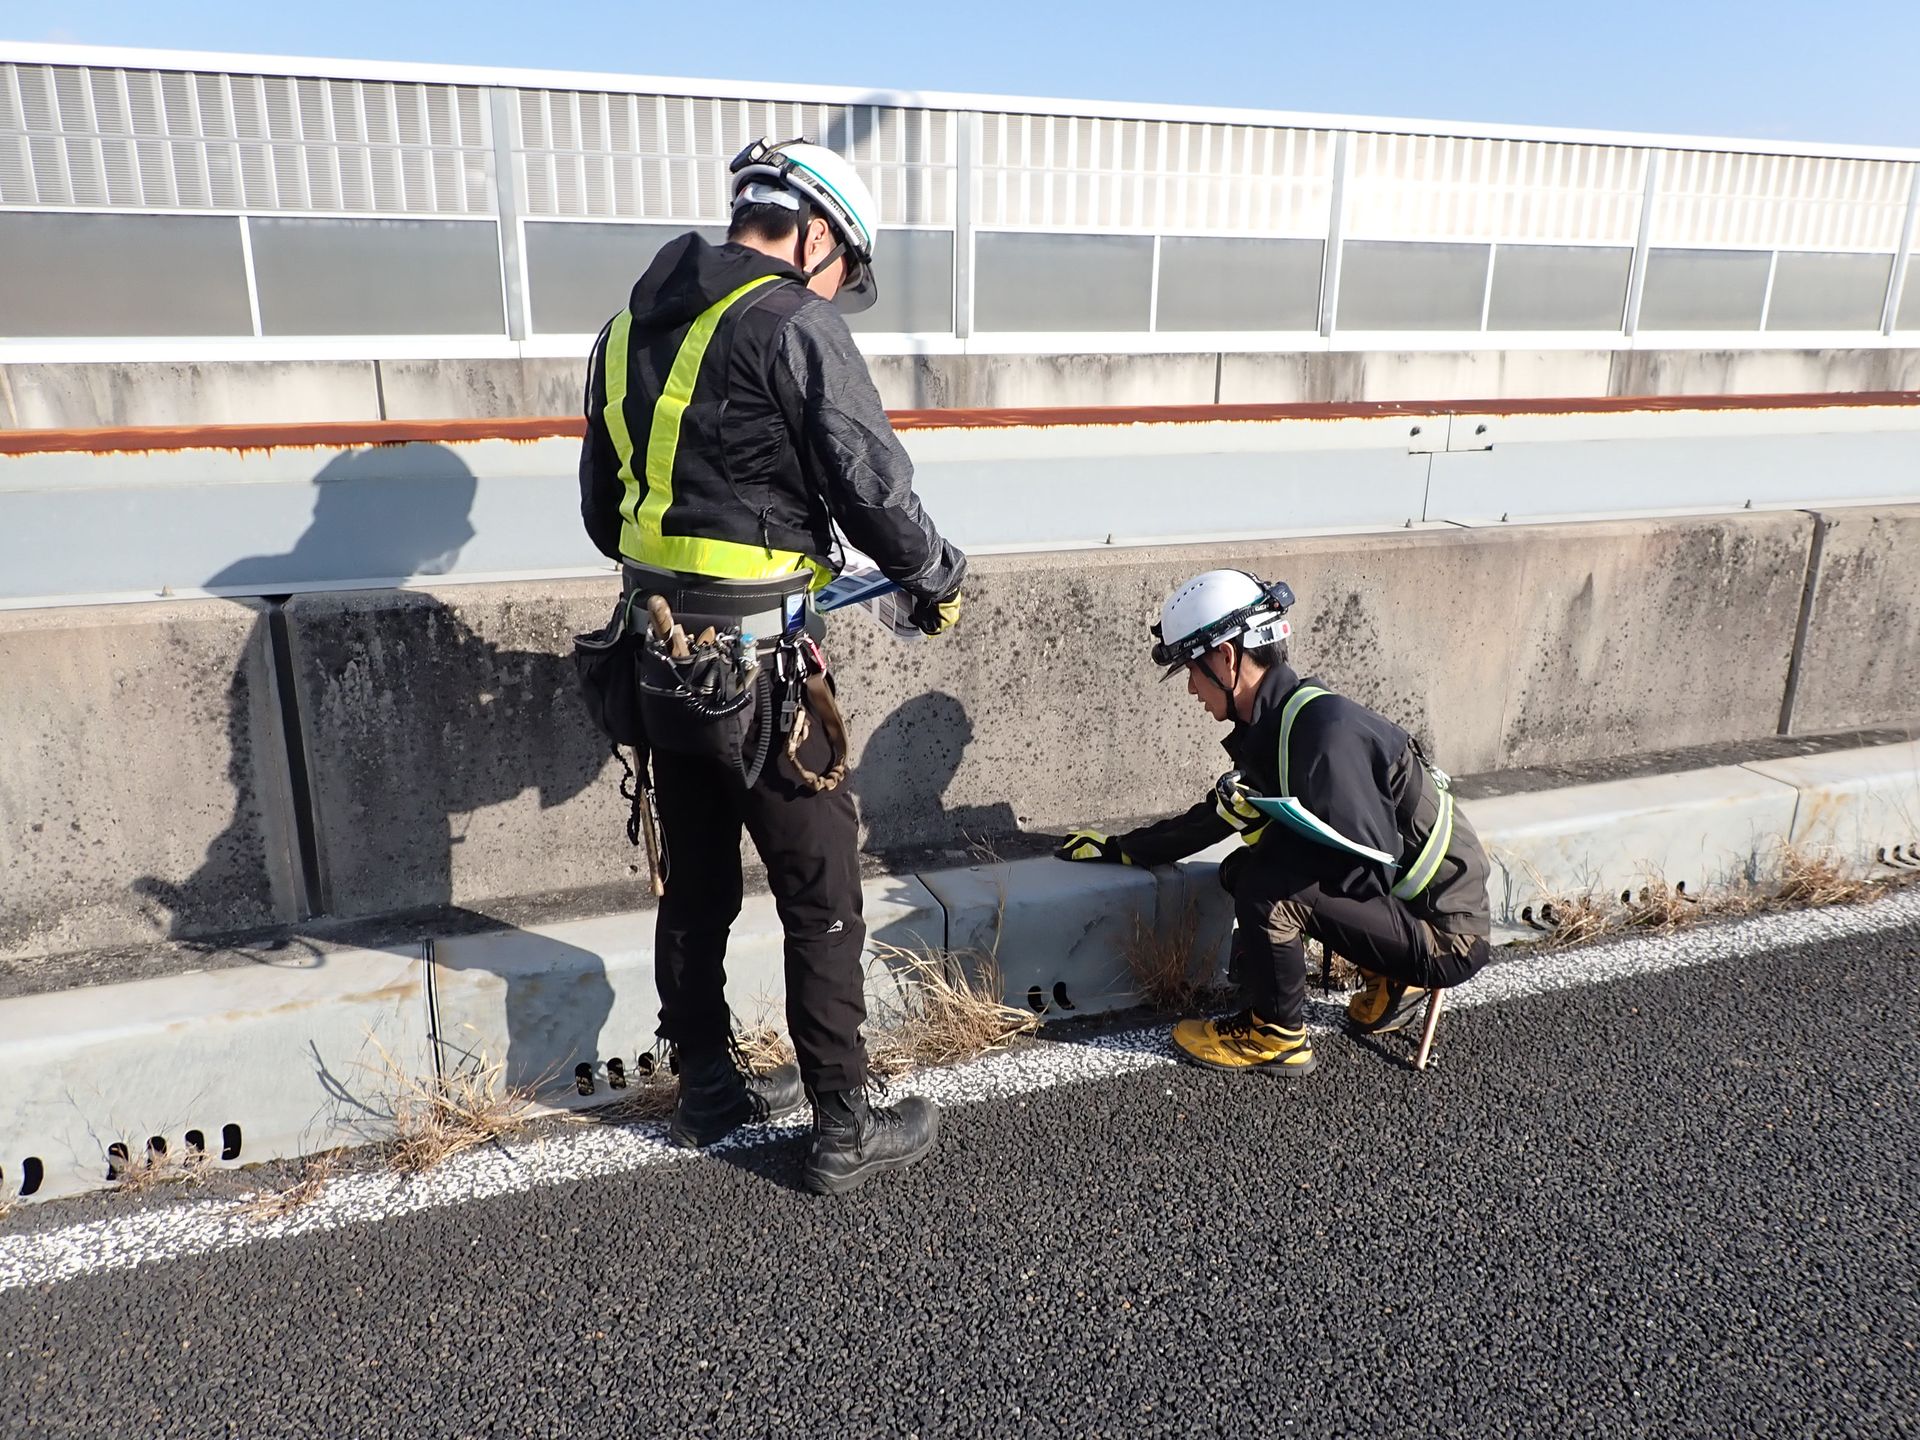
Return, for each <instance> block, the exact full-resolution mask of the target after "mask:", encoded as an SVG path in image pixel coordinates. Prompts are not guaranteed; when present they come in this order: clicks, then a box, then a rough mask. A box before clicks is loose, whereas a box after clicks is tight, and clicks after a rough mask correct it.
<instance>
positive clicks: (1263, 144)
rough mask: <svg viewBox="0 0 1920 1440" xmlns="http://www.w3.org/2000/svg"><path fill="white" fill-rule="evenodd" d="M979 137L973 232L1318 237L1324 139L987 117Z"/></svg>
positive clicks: (1249, 128) (1327, 146) (1175, 124)
mask: <svg viewBox="0 0 1920 1440" xmlns="http://www.w3.org/2000/svg"><path fill="white" fill-rule="evenodd" d="M981 140H982V145H981V167H980V179H979V184H980V195H979V212H978V213H979V215H980V217H981V223H982V224H984V225H989V226H1005V227H1014V228H1026V229H1057V230H1136V231H1142V232H1149V233H1152V232H1174V233H1178V232H1206V231H1221V232H1225V231H1234V230H1240V231H1244V232H1246V233H1252V234H1264V235H1278V236H1316V235H1324V234H1325V233H1326V229H1327V220H1328V212H1329V208H1330V206H1331V204H1332V195H1333V144H1332V137H1331V135H1330V134H1329V133H1328V132H1326V131H1321V130H1295V129H1277V128H1273V127H1268V126H1253V125H1212V124H1198V123H1193V122H1188V121H1158V120H1108V119H1088V118H1085V117H1065V116H1053V115H1008V114H995V115H988V116H986V117H984V121H983V125H982V136H981Z"/></svg>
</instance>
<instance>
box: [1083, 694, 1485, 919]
mask: <svg viewBox="0 0 1920 1440" xmlns="http://www.w3.org/2000/svg"><path fill="white" fill-rule="evenodd" d="M1319 683H1320V682H1319V681H1317V680H1302V679H1301V678H1300V677H1299V676H1298V675H1297V674H1295V673H1294V670H1293V667H1292V666H1290V665H1277V666H1275V667H1274V668H1273V669H1272V670H1270V671H1268V672H1267V675H1266V677H1265V678H1264V679H1263V680H1262V681H1261V683H1260V689H1259V690H1258V692H1257V693H1256V694H1255V696H1254V700H1253V706H1252V709H1253V714H1252V717H1251V719H1250V720H1248V721H1247V722H1245V723H1242V724H1236V725H1235V726H1234V727H1233V729H1232V731H1231V732H1230V733H1229V734H1228V735H1227V737H1226V739H1225V740H1223V741H1222V742H1221V744H1222V745H1223V746H1224V747H1225V748H1226V751H1227V754H1229V755H1230V756H1232V757H1233V763H1234V765H1235V766H1236V767H1237V768H1238V769H1239V770H1240V771H1241V772H1242V773H1243V775H1244V776H1245V777H1246V783H1247V786H1248V788H1249V789H1251V790H1254V791H1256V792H1257V793H1259V794H1262V795H1276V796H1277V795H1278V794H1279V793H1280V774H1279V770H1280V764H1279V762H1280V717H1281V713H1282V712H1283V711H1284V710H1285V709H1286V704H1287V699H1288V697H1289V696H1291V695H1292V694H1293V692H1294V691H1295V690H1296V689H1298V688H1299V687H1300V686H1301V685H1303V684H1305V685H1319ZM1288 779H1289V782H1290V784H1291V786H1292V791H1293V795H1294V797H1295V798H1296V799H1298V800H1299V801H1300V803H1301V804H1302V805H1304V806H1306V808H1307V809H1309V810H1311V811H1312V812H1313V813H1314V814H1315V815H1316V816H1318V817H1319V818H1320V819H1321V820H1324V821H1325V822H1326V823H1327V824H1329V825H1331V826H1332V827H1333V828H1334V829H1335V830H1338V831H1339V832H1340V833H1341V834H1342V835H1344V836H1346V837H1347V838H1348V839H1349V840H1354V841H1357V842H1359V843H1360V844H1362V845H1365V846H1367V847H1368V848H1370V849H1374V850H1380V851H1384V852H1385V853H1386V854H1389V855H1398V856H1401V857H1403V859H1402V865H1401V868H1402V870H1403V871H1404V869H1405V867H1406V865H1407V864H1408V863H1410V862H1411V860H1412V858H1413V856H1414V855H1415V854H1417V853H1418V852H1419V848H1420V846H1421V845H1422V844H1424V843H1425V841H1426V838H1427V836H1428V835H1429V834H1431V833H1432V829H1433V824H1434V821H1435V818H1436V817H1437V816H1438V814H1439V808H1440V802H1439V790H1438V787H1437V786H1436V785H1435V783H1434V780H1433V777H1432V775H1431V774H1430V773H1429V771H1428V769H1427V766H1426V764H1425V762H1424V761H1423V760H1422V758H1421V756H1420V753H1419V750H1418V748H1417V747H1416V746H1415V744H1414V742H1413V737H1412V736H1410V735H1408V734H1407V732H1406V731H1404V730H1402V729H1401V728H1400V727H1399V726H1398V725H1395V724H1394V723H1393V722H1392V721H1391V720H1388V719H1386V718H1385V717H1384V716H1381V715H1378V714H1375V713H1374V712H1373V711H1372V710H1369V709H1368V708H1367V707H1366V706H1364V705H1361V704H1358V703H1356V702H1355V701H1352V700H1349V699H1347V698H1346V697H1345V696H1344V695H1333V694H1328V695H1322V696H1321V697H1320V698H1318V699H1317V700H1313V701H1311V702H1310V703H1308V704H1306V705H1304V706H1302V707H1301V709H1300V712H1299V714H1298V715H1297V716H1296V717H1295V719H1294V722H1293V736H1292V744H1291V747H1290V750H1289V759H1288ZM1232 833H1233V827H1232V826H1230V825H1228V824H1227V822H1226V821H1225V820H1223V819H1222V818H1221V817H1220V815H1219V813H1218V812H1217V811H1216V810H1215V809H1214V806H1213V797H1212V796H1211V795H1209V796H1208V797H1207V798H1206V799H1204V800H1202V801H1201V802H1200V803H1199V804H1197V805H1195V806H1194V807H1193V808H1192V809H1191V810H1188V811H1187V812H1186V813H1185V814H1182V815H1176V816H1174V817H1173V818H1172V819H1170V820H1162V821H1159V822H1158V823H1156V824H1153V825H1144V826H1142V827H1141V828H1140V829H1138V830H1130V831H1128V832H1127V833H1126V834H1124V835H1116V836H1115V837H1114V840H1115V842H1116V843H1118V845H1119V846H1120V848H1121V849H1123V850H1125V851H1126V852H1127V854H1128V855H1129V856H1130V857H1132V859H1133V860H1134V861H1135V863H1137V864H1141V865H1162V864H1165V863H1167V862H1168V861H1171V860H1178V859H1180V858H1181V857H1183V856H1186V855H1191V854H1193V853H1194V851H1196V850H1204V849H1206V847H1207V846H1209V845H1212V844H1215V843H1216V842H1218V841H1221V840H1224V839H1226V837H1227V836H1229V835H1231V834H1232ZM1249 862H1250V863H1253V864H1256V865H1260V866H1263V867H1264V866H1268V865H1277V866H1280V867H1282V868H1283V869H1284V870H1285V871H1286V872H1287V873H1288V874H1290V875H1300V876H1305V877H1308V878H1311V879H1314V880H1317V881H1319V882H1320V885H1321V888H1323V889H1324V890H1326V891H1328V892H1329V893H1331V894H1336V895H1345V896H1348V897H1350V898H1352V899H1355V900H1372V899H1378V898H1381V897H1383V896H1385V895H1386V894H1388V892H1389V891H1390V890H1391V889H1392V885H1393V882H1392V880H1391V879H1389V878H1388V876H1387V875H1386V873H1385V871H1384V870H1383V868H1382V867H1381V866H1379V865H1376V864H1374V863H1373V862H1371V861H1369V860H1366V859H1364V858H1362V857H1360V856H1357V855H1354V854H1352V853H1350V852H1348V851H1345V850H1339V849H1336V848H1334V847H1332V846H1328V845H1321V844H1317V843H1315V842H1314V841H1312V840H1309V839H1307V838H1306V837H1305V836H1303V835H1298V834H1296V833H1295V832H1293V831H1291V830H1289V829H1287V828H1286V827H1284V826H1282V825H1280V824H1278V823H1274V824H1269V825H1268V826H1267V827H1266V829H1265V830H1264V831H1263V832H1262V834H1261V836H1260V838H1259V840H1258V842H1257V843H1256V844H1255V845H1254V847H1253V852H1252V854H1251V855H1250V856H1249ZM1487 874H1488V866H1487V857H1486V852H1485V851H1484V850H1483V849H1482V848H1481V845H1480V839H1479V837H1478V836H1477V835H1475V834H1474V833H1473V827H1472V826H1471V825H1470V824H1468V823H1467V818H1466V815H1465V814H1464V813H1463V812H1462V811H1461V809H1460V808H1459V806H1457V805H1456V806H1455V807H1454V819H1453V839H1452V843H1451V844H1449V845H1448V847H1447V858H1446V860H1445V861H1443V862H1442V864H1441V866H1440V871H1439V873H1438V874H1437V875H1436V876H1435V877H1434V880H1433V883H1432V884H1430V885H1429V886H1428V887H1427V888H1426V890H1425V891H1424V892H1423V893H1422V894H1420V895H1419V896H1417V897H1415V899H1414V900H1413V901H1412V902H1411V905H1412V908H1413V910H1414V913H1415V914H1417V915H1420V916H1421V917H1423V918H1424V919H1426V920H1428V921H1430V922H1431V923H1432V924H1433V926H1434V928H1435V929H1437V930H1441V931H1445V932H1446V933H1448V934H1454V935H1486V934H1487V933H1488V932H1489V930H1490V928H1491V908H1492V907H1491V905H1490V903H1489V901H1488V898H1487Z"/></svg>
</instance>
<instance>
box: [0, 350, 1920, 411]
mask: <svg viewBox="0 0 1920 1440" xmlns="http://www.w3.org/2000/svg"><path fill="white" fill-rule="evenodd" d="M869 363H870V367H871V369H872V370H873V375H874V380H875V382H876V383H877V384H878V386H879V388H880V394H881V397H882V399H883V400H884V401H885V402H886V404H887V405H888V406H889V407H891V408H895V409H941V408H948V407H961V406H1047V405H1206V404H1211V403H1214V402H1216V401H1220V402H1225V403H1229V404H1235V403H1240V404H1284V403H1289V402H1294V401H1311V402H1341V401H1354V400H1430V401H1443V400H1461V399H1470V398H1471V399H1532V398H1537V397H1541V396H1563V395H1565V396H1587V395H1593V396H1598V395H1616V396H1621V395H1717V394H1768V393H1779V394H1803V393H1845V392H1857V391H1885V390H1912V389H1920V348H1893V349H1873V350H1791V349H1779V350H1776V349H1765V350H1693V349H1677V348H1676V349H1665V350H1614V349H1597V348H1596V349H1591V350H1539V349H1527V348H1525V347H1523V346H1513V347H1499V346H1494V345H1488V346H1487V347H1485V348H1483V349H1477V350H1417V349H1415V350H1395V351H1386V350H1381V351H1372V350H1335V351H1328V350H1322V349H1312V350H1299V351H1275V352H1267V351H1224V352H1217V351H1212V350H1205V351H1174V352H1164V353H1155V354H1123V353H1099V352H1094V353H1085V354H1039V355H1020V354H971V355H875V356H873V357H872V358H871V360H870V362H869ZM583 373H584V356H582V357H580V358H573V357H559V358H553V357H549V358H527V359H512V358H505V357H500V358H494V359H485V360H473V359H455V358H440V357H421V358H416V359H399V360H381V361H372V360H348V361H332V360H298V361H255V360H232V361H204V362H173V361H128V362H123V363H114V364H74V365H64V364H42V363H32V364H10V365H5V366H0V427H5V428H27V429H31V428H46V427H52V428H65V427H77V426H93V425H201V424H219V423H230V422H242V421H250V422H255V423H263V422H275V421H297V420H365V419H374V418H377V417H379V416H380V415H382V414H383V413H384V414H385V415H388V416H391V417H393V418H401V419H465V418H475V417H483V416H501V415H543V414H544V415H572V414H576V413H578V411H579V409H580V384H581V379H582V376H583Z"/></svg>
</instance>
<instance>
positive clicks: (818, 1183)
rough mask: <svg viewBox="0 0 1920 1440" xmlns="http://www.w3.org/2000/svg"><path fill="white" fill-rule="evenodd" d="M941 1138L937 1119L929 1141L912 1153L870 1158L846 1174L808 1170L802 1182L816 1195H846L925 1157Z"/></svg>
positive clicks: (801, 1178)
mask: <svg viewBox="0 0 1920 1440" xmlns="http://www.w3.org/2000/svg"><path fill="white" fill-rule="evenodd" d="M939 1138H940V1124H939V1122H938V1121H937V1120H936V1121H935V1122H934V1128H933V1133H932V1134H931V1135H929V1136H927V1143H926V1144H925V1145H922V1146H921V1147H920V1148H919V1149H918V1150H915V1151H914V1152H913V1153H912V1154H911V1155H896V1156H894V1157H893V1158H892V1159H891V1160H869V1161H868V1162H867V1163H866V1164H864V1165H862V1166H861V1167H860V1168H859V1169H858V1170H851V1171H848V1172H847V1173H846V1174H844V1175H823V1174H821V1173H820V1172H819V1171H817V1170H808V1171H805V1172H804V1173H802V1175H801V1176H800V1183H801V1184H802V1185H804V1186H805V1187H806V1189H807V1190H808V1191H809V1192H810V1193H811V1194H814V1195H844V1194H846V1193H847V1191H849V1190H856V1189H858V1188H859V1187H860V1186H862V1185H864V1184H866V1183H867V1181H869V1180H871V1179H873V1177H874V1176H876V1175H884V1174H885V1173H886V1172H887V1171H889V1170H898V1169H899V1168H900V1167H901V1166H903V1165H911V1164H913V1162H914V1161H916V1160H919V1159H922V1158H924V1157H925V1156H926V1154H927V1153H928V1152H929V1151H930V1150H932V1149H933V1145H934V1142H935V1141H936V1140H938V1139H939Z"/></svg>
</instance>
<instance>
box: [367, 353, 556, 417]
mask: <svg viewBox="0 0 1920 1440" xmlns="http://www.w3.org/2000/svg"><path fill="white" fill-rule="evenodd" d="M586 366H587V357H586V352H585V350H584V349H583V350H582V352H581V353H580V355H579V356H578V357H575V358H569V359H558V358H549V359H538V360H382V361H380V362H379V367H380V395H381V401H382V404H383V406H384V408H385V417H386V418H387V419H389V420H445V419H448V418H449V417H459V418H461V419H466V418H469V417H471V418H475V419H481V418H485V419H495V418H503V419H505V418H516V417H519V416H526V415H578V414H580V413H581V411H582V408H583V406H584V404H585V401H584V398H583V393H582V385H583V382H584V380H585V376H586Z"/></svg>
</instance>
